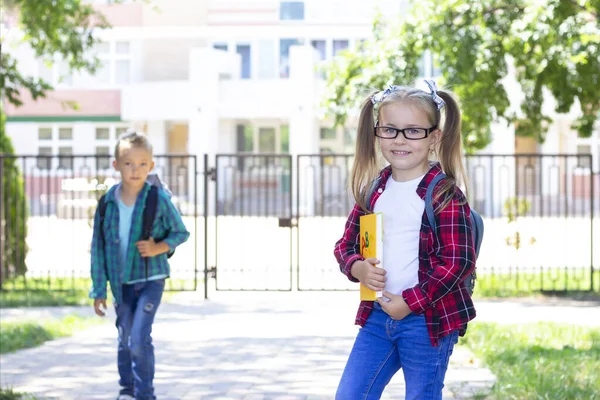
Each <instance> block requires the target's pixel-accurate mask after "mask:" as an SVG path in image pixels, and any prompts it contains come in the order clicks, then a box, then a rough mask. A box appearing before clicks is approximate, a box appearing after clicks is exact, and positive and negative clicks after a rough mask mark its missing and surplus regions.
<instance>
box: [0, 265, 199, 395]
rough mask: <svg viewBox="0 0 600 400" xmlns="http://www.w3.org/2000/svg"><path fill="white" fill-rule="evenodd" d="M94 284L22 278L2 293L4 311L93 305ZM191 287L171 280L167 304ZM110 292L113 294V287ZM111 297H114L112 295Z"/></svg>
mask: <svg viewBox="0 0 600 400" xmlns="http://www.w3.org/2000/svg"><path fill="white" fill-rule="evenodd" d="M90 285H91V280H90V279H89V278H28V279H27V280H25V279H24V278H23V277H20V278H18V279H14V280H11V281H8V282H5V283H4V284H3V288H4V290H1V291H0V308H9V307H60V306H86V305H91V304H92V300H91V299H90V298H89V297H88V293H89V290H90ZM189 287H190V284H189V283H188V282H185V281H182V280H180V279H167V284H166V287H165V294H164V295H163V301H168V299H169V298H170V297H171V294H172V293H177V291H180V290H183V289H188V288H189ZM108 290H109V291H110V286H109V287H108ZM109 293H110V292H109ZM109 296H110V297H112V296H111V295H110V294H109ZM0 400H1V399H0Z"/></svg>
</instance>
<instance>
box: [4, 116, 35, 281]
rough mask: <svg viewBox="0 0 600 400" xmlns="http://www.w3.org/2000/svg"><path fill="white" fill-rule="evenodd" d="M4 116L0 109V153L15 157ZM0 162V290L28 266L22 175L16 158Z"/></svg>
mask: <svg viewBox="0 0 600 400" xmlns="http://www.w3.org/2000/svg"><path fill="white" fill-rule="evenodd" d="M4 121H5V116H4V113H3V112H2V110H0V154H8V155H11V154H14V148H13V146H12V143H11V141H10V138H9V137H8V136H7V135H6V133H5V129H4ZM2 161H3V162H2V163H0V171H1V172H0V185H1V188H2V198H0V236H1V238H2V239H1V241H0V257H1V259H0V261H1V264H2V267H1V268H0V287H1V286H2V282H3V281H4V280H5V279H8V278H11V277H14V276H20V275H23V274H25V272H26V271H27V266H26V265H25V257H26V256H27V245H26V243H25V238H26V237H27V216H28V214H29V211H28V206H27V199H26V197H25V192H24V185H23V176H22V174H21V171H20V170H19V168H18V166H17V160H16V159H15V158H4V159H3V160H2Z"/></svg>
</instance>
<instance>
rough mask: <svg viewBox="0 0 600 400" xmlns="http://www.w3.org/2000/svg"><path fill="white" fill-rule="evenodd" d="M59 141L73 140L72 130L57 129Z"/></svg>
mask: <svg viewBox="0 0 600 400" xmlns="http://www.w3.org/2000/svg"><path fill="white" fill-rule="evenodd" d="M58 139H59V140H73V128H59V129H58Z"/></svg>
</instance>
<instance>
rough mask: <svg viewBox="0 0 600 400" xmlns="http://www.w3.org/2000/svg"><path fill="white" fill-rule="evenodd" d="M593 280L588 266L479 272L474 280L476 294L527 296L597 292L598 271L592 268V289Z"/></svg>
mask: <svg viewBox="0 0 600 400" xmlns="http://www.w3.org/2000/svg"><path fill="white" fill-rule="evenodd" d="M591 282H592V279H591V276H590V270H589V267H588V268H577V269H566V268H565V269H559V268H556V269H552V270H545V271H544V272H543V273H542V272H539V271H535V272H523V271H520V272H518V273H516V272H513V273H510V274H509V273H488V274H484V273H483V272H482V273H479V274H478V276H477V280H476V281H475V292H474V297H475V298H490V297H495V298H496V297H501V298H506V297H527V296H532V295H539V294H543V293H548V292H550V293H553V294H556V293H560V292H570V293H594V292H595V294H596V295H598V296H600V271H594V277H593V284H594V292H590V291H589V289H590V287H591V285H590V283H591Z"/></svg>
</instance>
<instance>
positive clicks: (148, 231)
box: [142, 186, 158, 280]
mask: <svg viewBox="0 0 600 400" xmlns="http://www.w3.org/2000/svg"><path fill="white" fill-rule="evenodd" d="M157 208H158V187H156V186H150V192H148V195H147V197H146V204H145V205H144V211H143V214H142V240H148V239H150V237H151V236H152V225H154V218H155V217H156V209H157ZM144 262H145V264H146V280H148V257H144Z"/></svg>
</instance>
